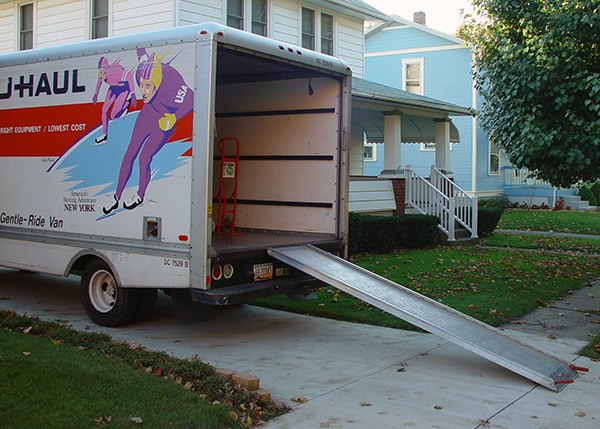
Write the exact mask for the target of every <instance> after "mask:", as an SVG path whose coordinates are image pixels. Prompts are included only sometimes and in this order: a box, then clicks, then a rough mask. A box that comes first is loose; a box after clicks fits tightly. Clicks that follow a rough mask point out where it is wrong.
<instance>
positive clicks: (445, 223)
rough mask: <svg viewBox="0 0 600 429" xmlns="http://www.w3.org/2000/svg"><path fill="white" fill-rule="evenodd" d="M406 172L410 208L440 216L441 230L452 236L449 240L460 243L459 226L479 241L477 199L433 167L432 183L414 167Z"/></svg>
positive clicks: (407, 199) (407, 201) (407, 197)
mask: <svg viewBox="0 0 600 429" xmlns="http://www.w3.org/2000/svg"><path fill="white" fill-rule="evenodd" d="M404 171H405V174H406V204H407V206H409V207H412V208H414V209H415V210H417V211H418V212H420V213H423V214H429V215H434V216H437V217H439V218H440V226H439V228H440V229H441V230H442V231H443V232H444V233H445V234H446V235H447V236H448V241H454V240H456V226H457V224H459V225H460V226H462V227H463V228H464V229H466V230H467V231H468V232H469V233H470V235H471V238H477V198H475V197H471V196H470V195H468V194H467V193H466V192H465V191H464V190H463V189H461V188H460V187H459V186H458V185H456V184H455V183H454V182H453V181H452V180H450V178H449V177H448V176H446V175H445V174H443V173H442V172H441V171H439V170H438V169H436V168H435V167H432V168H431V179H430V180H427V179H425V178H423V177H421V176H419V175H418V174H417V173H415V172H414V171H413V169H412V168H411V167H410V166H407V167H406V168H405V169H404Z"/></svg>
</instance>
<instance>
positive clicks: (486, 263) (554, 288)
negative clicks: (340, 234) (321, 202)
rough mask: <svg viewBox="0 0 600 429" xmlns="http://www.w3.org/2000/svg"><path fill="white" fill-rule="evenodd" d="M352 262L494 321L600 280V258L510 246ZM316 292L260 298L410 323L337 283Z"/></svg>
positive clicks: (299, 309) (352, 317)
mask: <svg viewBox="0 0 600 429" xmlns="http://www.w3.org/2000/svg"><path fill="white" fill-rule="evenodd" d="M352 262H354V263H355V264H357V265H360V266H361V267H364V268H366V269H368V270H369V271H372V272H375V273H377V274H380V275H382V276H383V277H386V278H388V279H390V280H393V281H395V282H397V283H400V284H401V285H403V286H406V287H408V288H410V289H412V290H414V291H417V292H419V293H421V294H423V295H425V296H428V297H430V298H433V299H436V300H438V301H440V302H442V303H444V304H446V305H448V306H450V307H452V308H455V309H456V310H458V311H461V312H463V313H466V314H468V315H470V316H472V317H475V318H477V319H479V320H482V321H484V322H486V323H488V324H491V325H495V326H498V325H501V324H504V323H507V322H509V321H510V320H514V319H516V318H519V317H521V316H523V315H525V314H527V313H529V312H530V311H532V310H533V309H535V308H536V307H537V306H539V305H544V304H547V303H549V302H552V301H554V300H556V299H558V298H560V297H562V296H564V295H565V294H567V293H568V292H569V291H570V290H574V289H578V288H581V287H583V286H584V285H585V284H587V283H588V282H589V281H591V280H593V279H596V278H598V277H600V264H599V262H600V258H599V257H598V256H597V255H581V254H574V253H567V254H557V253H554V252H536V253H531V252H530V251H524V250H514V249H510V248H482V247H443V246H440V247H436V248H434V249H425V250H404V251H399V252H395V253H388V254H383V255H367V256H362V257H360V258H356V259H354V260H353V261H352ZM317 295H318V298H317V299H316V300H309V301H291V300H289V299H287V298H286V297H273V298H268V299H263V300H259V301H256V303H257V304H259V305H263V306H268V307H272V308H278V309H282V310H286V311H292V312H296V313H301V314H311V315H316V316H320V317H329V318H334V319H340V320H348V321H352V322H358V323H366V324H373V325H380V326H389V327H396V328H406V327H408V326H409V325H408V324H407V323H406V322H404V321H402V320H399V319H397V318H396V317H393V316H391V315H388V314H387V313H385V312H383V311H381V310H378V309H376V308H373V307H372V306H370V305H367V304H365V303H363V302H361V301H360V300H357V299H355V298H353V297H351V296H349V295H347V294H344V293H341V292H339V291H338V290H336V289H334V288H331V287H325V288H322V289H320V290H319V291H318V294H317Z"/></svg>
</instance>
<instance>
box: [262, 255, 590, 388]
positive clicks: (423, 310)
mask: <svg viewBox="0 0 600 429" xmlns="http://www.w3.org/2000/svg"><path fill="white" fill-rule="evenodd" d="M268 252H269V254H270V255H271V256H272V257H274V258H276V259H278V260H280V261H282V262H284V263H286V264H288V265H290V266H292V267H294V268H297V269H299V270H301V271H303V272H305V273H307V274H310V275H311V276H313V277H315V278H317V279H319V280H321V281H323V282H326V283H327V284H329V285H331V286H334V287H335V288H337V289H340V290H342V291H344V292H346V293H348V294H350V295H353V296H355V297H356V298H358V299H361V300H363V301H365V302H367V303H369V304H371V305H373V306H375V307H378V308H380V309H382V310H384V311H386V312H388V313H390V314H392V315H394V316H396V317H399V318H401V319H403V320H406V321H407V322H409V323H412V324H413V325H415V326H418V327H420V328H422V329H424V330H426V331H428V332H431V333H432V334H435V335H438V336H440V337H442V338H444V339H446V340H448V341H450V342H453V343H455V344H457V345H459V346H461V347H464V348H465V349H467V350H469V351H472V352H474V353H476V354H478V355H479V356H482V357H484V358H486V359H488V360H490V361H492V362H494V363H497V364H498V365H501V366H503V367H504V368H507V369H509V370H511V371H513V372H515V373H517V374H519V375H522V376H523V377H526V378H528V379H530V380H532V381H534V382H536V383H538V384H540V385H542V386H544V387H547V388H548V389H550V390H553V391H555V392H558V391H559V390H561V389H562V388H563V387H564V386H565V385H566V384H569V383H572V382H573V380H574V379H575V378H576V377H577V375H578V374H577V371H578V370H579V371H586V369H585V368H578V367H576V366H574V365H573V364H571V363H570V362H568V361H565V360H563V359H561V358H559V357H556V356H554V355H551V354H549V353H548V352H546V351H544V350H542V349H540V348H536V347H533V346H530V345H527V344H524V343H522V342H520V341H519V340H517V339H515V338H513V337H511V336H509V335H507V334H506V333H505V332H503V331H501V330H499V329H496V328H494V327H492V326H489V325H486V324H485V323H483V322H480V321H478V320H476V319H474V318H472V317H470V316H467V315H465V314H463V313H460V312H458V311H456V310H453V309H452V308H450V307H447V306H445V305H443V304H440V303H439V302H437V301H434V300H432V299H430V298H427V297H425V296H423V295H420V294H418V293H416V292H414V291H412V290H410V289H408V288H405V287H404V286H401V285H399V284H397V283H394V282H392V281H390V280H387V279H385V278H383V277H381V276H379V275H377V274H374V273H372V272H370V271H367V270H365V269H363V268H361V267H359V266H357V265H354V264H352V263H350V262H348V261H346V260H344V259H341V258H338V257H337V256H334V255H332V254H331V253H328V252H325V251H324V250H321V249H319V248H317V247H314V246H311V245H306V246H290V247H278V248H270V249H269V250H268Z"/></svg>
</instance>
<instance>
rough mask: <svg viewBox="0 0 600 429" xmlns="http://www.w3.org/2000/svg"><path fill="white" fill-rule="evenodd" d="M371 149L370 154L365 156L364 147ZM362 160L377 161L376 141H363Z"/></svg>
mask: <svg viewBox="0 0 600 429" xmlns="http://www.w3.org/2000/svg"><path fill="white" fill-rule="evenodd" d="M366 148H370V149H371V156H367V154H366V152H365V149H366ZM363 161H365V162H375V161H377V143H369V142H365V143H363Z"/></svg>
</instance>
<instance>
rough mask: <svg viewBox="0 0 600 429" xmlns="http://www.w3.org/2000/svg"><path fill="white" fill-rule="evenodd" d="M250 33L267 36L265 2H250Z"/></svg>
mask: <svg viewBox="0 0 600 429" xmlns="http://www.w3.org/2000/svg"><path fill="white" fill-rule="evenodd" d="M252 32H253V33H254V34H260V35H261V36H266V35H267V0H252Z"/></svg>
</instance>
